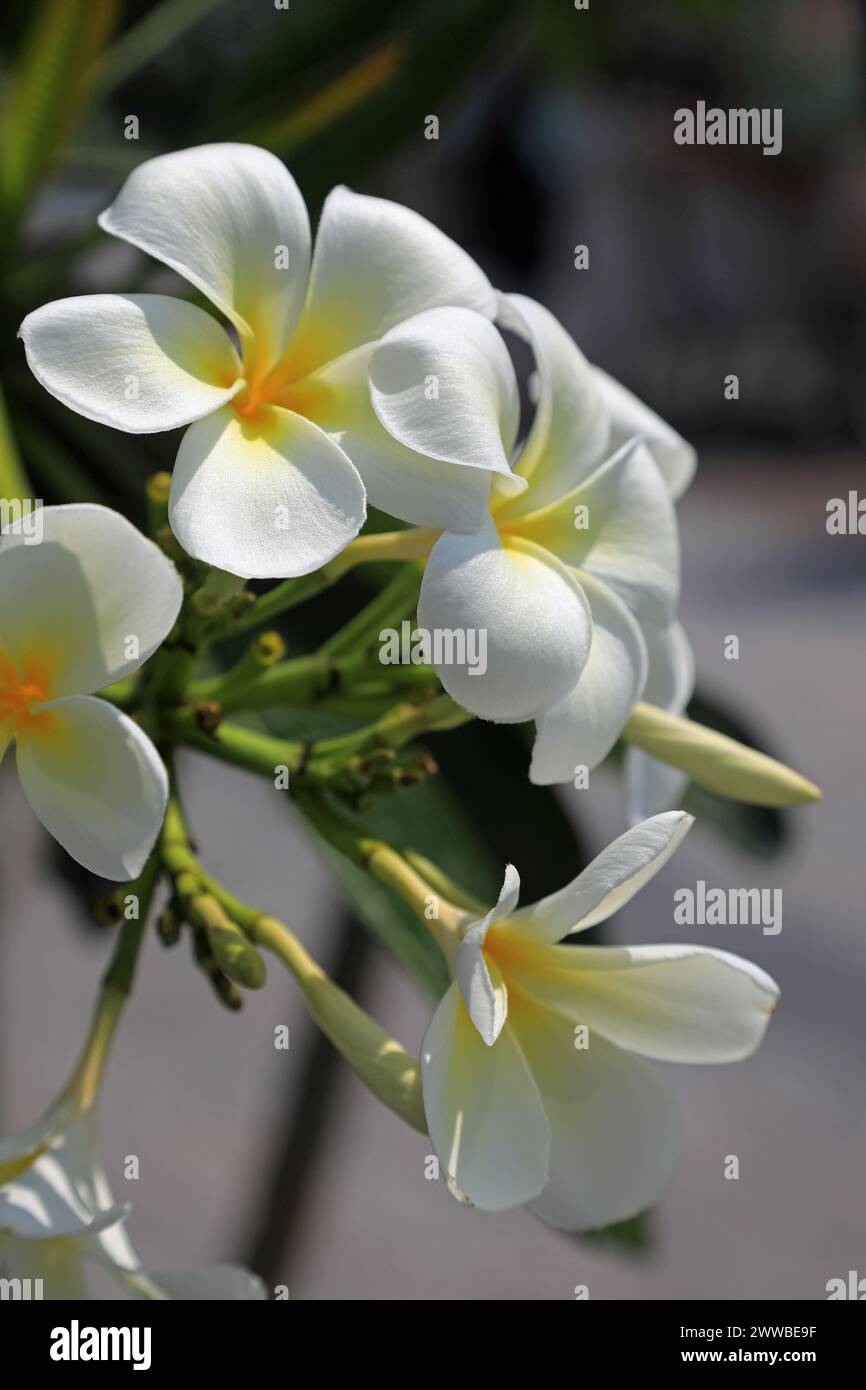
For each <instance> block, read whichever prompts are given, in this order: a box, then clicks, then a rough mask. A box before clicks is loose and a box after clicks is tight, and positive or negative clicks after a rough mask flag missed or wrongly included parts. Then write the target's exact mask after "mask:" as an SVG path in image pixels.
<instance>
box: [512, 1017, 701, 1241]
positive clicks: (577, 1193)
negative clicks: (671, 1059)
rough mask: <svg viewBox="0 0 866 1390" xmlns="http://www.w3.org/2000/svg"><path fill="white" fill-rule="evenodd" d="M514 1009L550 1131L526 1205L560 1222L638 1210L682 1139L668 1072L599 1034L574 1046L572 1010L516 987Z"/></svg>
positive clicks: (565, 1226) (657, 1190)
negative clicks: (545, 1173) (546, 1157)
mask: <svg viewBox="0 0 866 1390" xmlns="http://www.w3.org/2000/svg"><path fill="white" fill-rule="evenodd" d="M517 993H518V992H517V991H515V994H517ZM513 1008H514V1016H515V1019H516V1023H515V1032H516V1035H517V1037H518V1039H519V1041H520V1046H521V1048H522V1050H523V1053H524V1055H525V1057H526V1060H527V1062H528V1063H529V1067H530V1070H531V1072H532V1075H533V1077H534V1078H535V1082H536V1085H537V1086H538V1088H539V1091H540V1092H541V1097H542V1102H543V1104H544V1109H545V1112H546V1114H547V1118H548V1121H549V1123H550V1129H551V1135H552V1143H551V1149H550V1177H549V1180H548V1183H547V1186H546V1188H545V1190H544V1192H543V1193H542V1194H541V1196H540V1197H539V1198H538V1199H537V1200H536V1201H534V1202H533V1203H532V1209H533V1211H535V1212H537V1213H538V1214H539V1216H542V1217H543V1218H544V1220H545V1221H549V1222H550V1224H551V1225H552V1226H557V1227H559V1228H560V1229H562V1230H567V1231H584V1230H592V1229H594V1228H596V1227H600V1226H609V1225H611V1223H613V1222H615V1221H625V1220H627V1219H628V1218H629V1217H632V1216H635V1215H637V1213H638V1212H640V1211H644V1210H645V1209H646V1208H647V1207H649V1206H651V1205H652V1203H653V1202H655V1201H656V1200H657V1199H658V1198H659V1197H660V1196H661V1194H662V1192H663V1191H664V1189H665V1188H666V1187H667V1185H668V1183H669V1182H670V1179H671V1178H672V1176H673V1173H674V1169H675V1168H676V1165H677V1161H678V1159H679V1155H680V1150H681V1148H682V1124H681V1120H680V1114H679V1107H678V1105H677V1101H676V1097H675V1095H674V1093H673V1089H672V1088H671V1085H670V1083H669V1082H668V1080H667V1078H666V1077H663V1076H662V1075H660V1073H659V1072H657V1071H656V1070H655V1068H653V1067H651V1066H650V1065H649V1064H648V1063H647V1062H644V1061H641V1059H640V1058H638V1057H632V1056H630V1055H629V1053H627V1052H623V1051H622V1050H621V1049H620V1048H618V1047H614V1045H613V1044H612V1043H609V1042H606V1041H605V1039H604V1038H602V1037H601V1036H600V1034H598V1033H591V1034H590V1036H589V1046H588V1047H587V1048H583V1049H582V1048H578V1047H576V1046H575V1041H576V1039H575V1035H574V1024H573V1023H572V1021H571V1019H567V1018H565V1017H564V1016H562V1015H558V1014H556V1013H554V1012H553V1011H551V1010H549V1009H546V1008H544V1007H543V1006H542V1005H540V1004H538V1003H537V1002H535V1001H533V1000H532V999H531V998H530V996H528V995H526V994H524V993H523V992H522V991H520V992H519V998H518V999H517V1000H516V1001H515V1002H514V1005H513ZM510 1029H511V1018H510V1017H509V1030H510Z"/></svg>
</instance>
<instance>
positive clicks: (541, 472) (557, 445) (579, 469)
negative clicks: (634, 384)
mask: <svg viewBox="0 0 866 1390" xmlns="http://www.w3.org/2000/svg"><path fill="white" fill-rule="evenodd" d="M504 300H505V302H506V304H507V305H508V307H509V308H510V309H511V310H512V311H513V315H512V317H511V318H510V319H509V322H510V324H511V326H513V327H516V328H517V329H518V331H519V330H520V326H521V322H522V324H523V336H524V337H526V338H527V340H528V341H529V343H530V344H531V346H532V350H533V353H534V354H535V360H536V363H537V370H538V398H537V404H536V412H535V417H534V419H533V422H532V427H531V429H530V431H529V434H528V435H527V438H526V440H525V442H524V444H523V447H522V449H521V451H520V458H519V460H518V463H517V464H516V465H515V467H516V471H517V472H519V473H520V474H521V476H522V477H524V478H527V479H529V483H530V487H529V491H528V493H526V494H524V496H523V497H518V498H516V499H515V500H514V501H512V502H510V503H507V504H506V506H505V507H504V508H503V512H502V515H503V516H509V517H513V516H517V515H521V514H523V513H525V512H527V511H528V510H529V509H530V507H531V508H532V510H533V511H534V510H536V509H537V508H539V507H545V506H547V505H548V504H549V503H551V502H556V501H557V500H558V499H559V498H561V497H562V496H563V495H564V494H566V493H568V492H570V491H571V490H572V489H573V488H574V487H576V486H577V484H578V483H580V482H582V481H583V479H584V478H586V477H588V475H589V474H590V473H591V472H592V471H593V470H594V469H595V468H596V467H597V465H598V464H599V463H600V462H601V460H602V459H603V458H604V456H605V452H606V450H607V446H608V442H609V435H610V428H609V422H608V416H607V412H606V410H605V408H604V403H603V401H602V396H601V392H600V391H599V389H598V386H597V385H596V380H595V375H594V373H593V369H592V367H590V365H589V363H588V362H587V360H586V358H585V357H584V355H583V353H582V352H581V351H580V349H579V347H578V346H577V344H576V343H575V342H574V341H573V339H572V338H571V337H570V336H569V335H568V333H566V331H565V329H564V328H563V327H562V325H561V324H560V323H559V322H558V321H557V320H556V319H555V318H554V316H553V314H551V313H550V312H549V310H547V309H545V308H544V307H543V306H542V305H541V304H537V303H536V302H535V301H534V300H532V299H527V298H526V297H525V296H524V295H520V294H510V295H506V296H504ZM514 314H516V318H515V317H514Z"/></svg>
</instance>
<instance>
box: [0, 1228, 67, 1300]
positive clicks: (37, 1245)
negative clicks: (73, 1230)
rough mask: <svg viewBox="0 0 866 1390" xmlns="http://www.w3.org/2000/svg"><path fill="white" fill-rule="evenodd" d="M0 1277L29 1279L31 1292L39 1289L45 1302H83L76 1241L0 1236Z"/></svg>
mask: <svg viewBox="0 0 866 1390" xmlns="http://www.w3.org/2000/svg"><path fill="white" fill-rule="evenodd" d="M0 1274H2V1275H3V1276H4V1277H5V1278H11V1279H21V1280H26V1279H29V1280H30V1284H31V1288H34V1287H35V1288H39V1289H40V1296H41V1297H42V1298H43V1299H44V1300H45V1301H46V1302H50V1301H56V1300H62V1301H64V1302H71V1301H75V1302H78V1301H79V1300H81V1299H85V1298H87V1286H86V1284H85V1280H84V1271H83V1269H82V1261H81V1245H80V1242H79V1241H77V1240H53V1239H48V1240H38V1239H37V1240H31V1239H28V1238H27V1237H26V1236H22V1237H18V1236H2V1235H0ZM37 1280H39V1281H40V1282H39V1284H37V1283H36V1281H37Z"/></svg>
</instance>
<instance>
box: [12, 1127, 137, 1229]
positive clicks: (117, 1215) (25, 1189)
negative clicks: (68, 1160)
mask: <svg viewBox="0 0 866 1390" xmlns="http://www.w3.org/2000/svg"><path fill="white" fill-rule="evenodd" d="M127 1211H128V1208H127V1207H125V1206H120V1205H118V1206H114V1207H112V1208H110V1209H109V1210H108V1211H103V1212H96V1211H94V1210H93V1208H92V1207H91V1206H90V1205H89V1204H88V1202H87V1201H86V1199H85V1198H83V1197H82V1194H81V1192H80V1191H79V1190H78V1188H77V1186H76V1183H75V1181H74V1174H73V1173H71V1172H70V1171H69V1170H68V1168H67V1166H66V1164H65V1163H64V1154H63V1146H62V1144H61V1145H59V1146H58V1147H57V1148H56V1149H55V1148H52V1149H50V1150H49V1151H48V1152H46V1153H43V1154H41V1155H40V1157H39V1158H37V1159H36V1160H35V1162H34V1163H32V1164H31V1165H30V1167H29V1168H27V1169H25V1171H24V1172H23V1173H22V1174H21V1175H20V1177H18V1178H13V1179H12V1180H11V1181H10V1182H7V1183H4V1184H3V1186H2V1187H0V1230H2V1231H9V1232H11V1233H12V1235H15V1236H18V1237H20V1238H22V1239H26V1240H57V1239H64V1238H67V1239H68V1238H74V1237H79V1236H89V1235H93V1234H95V1233H96V1232H97V1231H100V1230H102V1229H103V1228H104V1227H106V1226H109V1225H113V1224H114V1223H115V1222H118V1221H122V1220H124V1218H125V1217H126V1214H127Z"/></svg>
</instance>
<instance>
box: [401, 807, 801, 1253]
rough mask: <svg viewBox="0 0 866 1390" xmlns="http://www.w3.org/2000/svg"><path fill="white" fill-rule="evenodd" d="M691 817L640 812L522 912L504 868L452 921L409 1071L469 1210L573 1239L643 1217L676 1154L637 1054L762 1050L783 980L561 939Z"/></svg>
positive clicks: (596, 914)
mask: <svg viewBox="0 0 866 1390" xmlns="http://www.w3.org/2000/svg"><path fill="white" fill-rule="evenodd" d="M691 824H692V818H691V817H690V816H687V815H685V814H684V812H682V811H674V812H668V813H665V814H664V815H660V816H656V817H655V818H654V819H652V820H648V821H645V822H644V823H643V824H642V825H639V826H636V827H634V828H633V829H632V830H629V831H626V833H625V834H624V835H622V836H620V838H619V839H618V840H615V841H614V843H613V844H612V845H610V846H609V847H608V848H607V849H606V850H604V851H603V852H602V853H601V854H600V855H599V856H598V858H597V859H595V860H594V861H593V862H592V864H590V865H589V867H588V868H587V869H586V870H584V872H583V873H582V874H580V875H578V877H577V878H576V879H575V880H574V881H573V883H570V884H569V885H568V887H567V888H563V889H562V890H561V891H560V892H558V893H554V894H552V895H551V896H550V897H548V898H544V899H543V900H542V901H541V902H539V903H536V904H534V905H533V906H532V907H528V908H518V907H517V901H518V892H519V887H520V880H519V878H518V875H517V871H516V870H515V869H514V868H513V867H512V866H511V865H509V867H508V869H507V870H506V874H505V882H504V884H503V887H502V892H501V893H500V896H499V901H498V902H497V904H496V906H495V907H494V908H493V909H492V911H490V912H488V914H487V916H486V917H484V918H483V919H482V920H481V921H476V920H474V919H471V918H466V919H465V920H464V921H463V922H462V924H461V925H460V927H459V928H458V930H457V933H456V939H455V940H454V942H453V945H452V946H451V948H450V955H451V960H450V967H451V973H452V976H453V979H454V983H453V984H452V985H451V987H450V989H449V990H448V992H447V993H446V994H445V996H444V998H443V999H442V1001H441V1002H440V1004H439V1006H438V1008H437V1010H436V1013H435V1015H434V1017H433V1021H432V1022H431V1024H430V1027H429V1028H428V1030H427V1033H426V1036H425V1038H424V1042H423V1045H422V1050H421V1067H422V1078H423V1087H424V1105H425V1109H426V1113H427V1120H428V1124H429V1129H430V1135H431V1138H432V1140H433V1144H434V1147H435V1149H436V1152H437V1154H438V1156H439V1160H440V1162H441V1163H442V1164H443V1165H444V1166H445V1167H446V1169H447V1173H448V1179H449V1184H450V1186H451V1187H452V1190H454V1191H455V1192H456V1194H457V1195H462V1196H464V1197H465V1198H466V1199H467V1200H469V1201H470V1202H472V1203H473V1204H474V1205H475V1206H477V1207H480V1208H483V1209H484V1210H487V1211H499V1210H502V1209H504V1208H507V1207H515V1206H519V1205H522V1204H524V1203H528V1204H529V1205H530V1206H531V1207H532V1208H533V1210H535V1211H537V1212H538V1213H539V1215H541V1216H543V1217H544V1218H545V1220H547V1221H549V1222H550V1223H551V1224H552V1225H554V1226H558V1227H561V1228H563V1229H565V1230H574V1231H576V1230H586V1229H590V1228H593V1227H598V1226H605V1225H609V1224H610V1223H612V1222H615V1221H620V1220H625V1219H626V1218H628V1217H630V1216H633V1215H635V1214H636V1213H637V1212H639V1211H642V1210H643V1209H644V1208H646V1207H647V1206H649V1205H650V1204H651V1203H652V1202H654V1201H655V1200H656V1199H657V1198H658V1196H659V1195H660V1194H661V1192H662V1191H663V1189H664V1188H665V1186H666V1185H667V1183H668V1181H669V1179H670V1177H671V1175H672V1173H673V1171H674V1168H675V1166H676V1163H677V1158H678V1155H679V1151H680V1147H681V1126H680V1118H679V1111H678V1107H677V1103H676V1100H675V1097H674V1093H673V1090H672V1088H671V1086H670V1084H669V1082H668V1081H667V1079H666V1078H665V1077H663V1076H662V1075H661V1074H660V1073H659V1072H658V1071H656V1070H655V1069H654V1068H653V1067H650V1066H648V1065H647V1063H646V1062H645V1061H643V1060H642V1058H644V1057H650V1058H654V1059H656V1060H658V1061H664V1062H733V1061H738V1060H739V1059H741V1058H743V1057H748V1056H749V1055H750V1054H751V1053H752V1052H754V1050H755V1048H756V1047H757V1046H758V1044H759V1043H760V1041H761V1039H762V1037H763V1034H764V1031H765V1029H766V1026H767V1022H768V1019H769V1017H770V1014H771V1013H772V1011H773V1008H774V1007H775V1004H776V1000H777V997H778V990H777V987H776V985H775V984H774V982H773V981H772V980H771V979H770V977H769V976H768V975H766V974H765V973H764V971H763V970H760V969H759V968H758V967H757V966H755V965H751V964H750V963H749V962H748V961H745V960H742V959H740V957H738V956H733V955H729V954H728V953H727V952H726V951H715V950H708V949H705V948H702V947H700V946H691V945H687V946H635V947H604V946H571V945H560V944H557V943H560V942H562V941H563V940H564V939H565V938H566V937H569V936H571V935H572V934H573V933H574V932H577V931H583V930H585V929H586V928H587V927H591V926H594V925H595V924H596V923H598V922H603V921H604V920H605V918H606V917H609V916H610V915H611V913H613V912H615V911H616V910H617V909H618V908H620V907H621V906H622V905H623V904H624V903H626V902H628V900H629V899H630V898H631V897H632V896H633V895H634V894H635V893H636V892H637V891H638V890H639V889H640V888H641V887H642V886H643V884H644V883H646V882H647V881H648V879H650V878H652V876H653V875H654V874H656V873H657V872H658V870H659V869H660V868H661V866H662V865H663V864H664V863H665V862H666V861H667V860H668V859H669V857H670V856H671V854H672V853H673V852H674V850H675V849H676V848H677V846H678V844H679V843H680V842H681V841H682V839H683V837H684V835H685V834H686V833H687V831H688V829H689V827H690V826H691ZM635 1053H636V1054H638V1055H637V1056H635V1055H633V1054H635Z"/></svg>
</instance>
